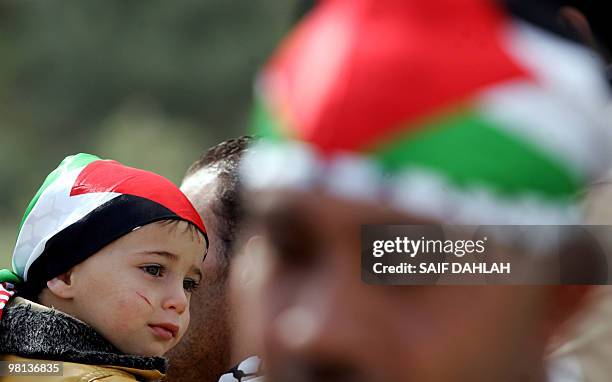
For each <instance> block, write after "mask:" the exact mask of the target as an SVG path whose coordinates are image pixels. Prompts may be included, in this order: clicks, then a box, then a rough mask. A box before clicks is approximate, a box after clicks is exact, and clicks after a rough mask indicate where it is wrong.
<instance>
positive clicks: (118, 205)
mask: <svg viewBox="0 0 612 382" xmlns="http://www.w3.org/2000/svg"><path fill="white" fill-rule="evenodd" d="M162 220H182V221H186V222H188V223H190V224H192V225H193V226H195V227H196V228H197V230H198V231H200V232H201V233H202V234H203V235H204V237H205V239H206V246H207V248H208V238H207V235H206V228H205V227H204V223H203V222H202V219H201V218H200V216H199V214H198V213H197V211H196V210H195V208H194V207H193V206H192V204H191V203H190V202H189V200H188V199H187V197H186V196H185V195H184V194H183V193H182V192H181V191H180V190H179V189H178V187H176V186H175V185H174V184H173V183H172V182H170V181H169V180H167V179H166V178H164V177H162V176H160V175H157V174H154V173H152V172H148V171H144V170H139V169H136V168H132V167H128V166H124V165H122V164H121V163H119V162H116V161H112V160H102V159H100V158H98V157H96V156H94V155H90V154H82V153H81V154H77V155H72V156H69V157H67V158H65V159H64V160H63V161H62V162H61V163H60V165H59V167H57V168H56V169H55V170H54V171H53V172H51V173H50V174H49V175H48V176H47V178H46V179H45V181H44V183H43V185H42V186H41V188H40V189H39V190H38V192H37V193H36V195H35V196H34V198H33V199H32V201H31V202H30V204H29V206H28V208H27V210H26V212H25V214H24V216H23V219H22V221H21V225H20V227H19V234H18V237H17V243H16V244H15V250H14V252H13V272H14V274H15V275H17V276H19V277H20V278H21V279H23V280H24V287H25V288H26V289H27V290H28V291H30V292H34V293H37V292H39V291H40V290H41V289H42V288H43V287H44V286H45V285H46V282H47V281H48V280H50V279H52V278H53V277H56V276H58V275H60V274H62V273H64V272H66V271H68V270H69V269H70V268H72V267H73V266H75V265H77V264H79V263H81V262H82V261H84V260H85V259H87V258H88V257H89V256H91V255H93V254H94V253H96V252H98V251H99V250H100V249H102V248H103V247H104V246H106V245H107V244H110V243H111V242H113V241H115V240H117V239H118V238H120V237H121V236H123V235H126V234H128V233H130V232H132V231H133V230H134V229H136V228H138V227H141V226H144V225H147V224H150V223H153V222H157V221H162ZM0 281H4V280H0ZM7 281H9V280H7Z"/></svg>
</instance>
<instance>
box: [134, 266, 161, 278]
mask: <svg viewBox="0 0 612 382" xmlns="http://www.w3.org/2000/svg"><path fill="white" fill-rule="evenodd" d="M140 269H142V271H143V272H145V273H148V274H150V275H151V276H154V277H161V276H162V275H163V272H164V268H163V267H162V266H161V265H145V266H143V267H140Z"/></svg>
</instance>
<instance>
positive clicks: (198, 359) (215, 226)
mask: <svg viewBox="0 0 612 382" xmlns="http://www.w3.org/2000/svg"><path fill="white" fill-rule="evenodd" d="M251 140H252V139H251V138H250V137H248V136H245V137H240V138H236V139H230V140H227V141H224V142H221V143H219V144H218V145H216V146H214V147H212V148H210V149H209V150H208V151H207V152H206V153H205V154H204V155H202V157H201V158H200V159H198V160H197V161H196V162H195V163H193V164H192V165H191V167H190V168H189V169H188V170H187V172H186V174H185V177H184V179H183V182H182V184H181V190H182V191H183V192H184V193H185V195H187V197H188V198H189V200H190V201H191V202H192V203H193V205H194V207H195V208H196V209H197V211H198V213H199V214H200V215H201V216H207V217H208V220H209V221H210V226H209V228H208V230H209V232H208V234H209V237H211V243H212V240H213V239H214V243H213V244H211V247H210V248H209V251H208V255H207V257H206V261H204V263H203V265H202V267H203V269H202V270H203V272H204V274H205V276H204V278H203V279H202V285H201V286H200V287H199V288H198V289H197V291H196V292H194V293H193V295H192V297H191V302H192V305H191V323H190V325H189V330H188V331H187V333H186V334H185V337H183V339H182V341H181V342H180V343H179V344H178V345H177V346H176V347H175V348H174V349H173V350H172V351H171V352H170V353H169V354H168V356H169V358H170V365H171V366H170V370H169V372H168V380H169V381H181V382H189V381H194V382H195V381H197V382H213V381H214V382H217V381H218V380H219V377H220V376H221V375H222V374H223V373H225V372H227V371H228V370H229V369H230V368H232V367H233V366H235V365H239V362H241V361H243V360H244V358H246V357H247V356H251V355H253V353H252V352H251V351H252V347H251V346H250V344H248V343H242V344H241V345H240V346H238V347H236V348H235V349H233V352H232V346H231V345H232V344H231V339H232V333H234V332H235V331H236V319H235V314H234V312H233V310H232V309H231V307H230V304H229V301H228V298H227V287H228V274H229V267H230V263H231V262H232V260H233V257H234V256H233V250H234V248H233V246H234V242H235V239H236V236H237V234H238V229H239V228H238V227H239V225H240V224H241V223H242V218H243V208H242V205H241V204H240V203H239V198H238V190H237V189H238V185H239V179H238V163H239V161H240V158H241V157H242V156H243V155H244V153H245V152H246V150H247V147H248V145H249V143H251ZM254 361H255V359H253V360H251V361H250V362H249V364H252V363H253V362H254ZM255 368H256V367H255Z"/></svg>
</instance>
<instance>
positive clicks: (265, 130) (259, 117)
mask: <svg viewBox="0 0 612 382" xmlns="http://www.w3.org/2000/svg"><path fill="white" fill-rule="evenodd" d="M254 102H255V104H254V108H253V114H252V122H251V125H252V131H253V132H254V134H255V135H256V136H258V137H262V138H267V139H269V140H272V141H280V140H285V139H286V138H285V137H284V136H283V135H284V134H281V126H280V125H279V123H280V122H279V120H278V119H276V118H273V117H272V115H271V112H270V110H269V108H268V106H267V105H266V104H265V101H264V100H263V99H262V98H261V97H256V98H255V101H254Z"/></svg>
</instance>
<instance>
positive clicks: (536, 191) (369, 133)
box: [236, 0, 607, 382]
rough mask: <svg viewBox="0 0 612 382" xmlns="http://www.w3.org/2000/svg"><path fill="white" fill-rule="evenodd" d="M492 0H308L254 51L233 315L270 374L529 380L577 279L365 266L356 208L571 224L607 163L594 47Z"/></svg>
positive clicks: (406, 217)
mask: <svg viewBox="0 0 612 382" xmlns="http://www.w3.org/2000/svg"><path fill="white" fill-rule="evenodd" d="M496 4H497V2H494V1H484V0H482V1H476V0H462V1H456V0H452V1H451V0H435V1H427V2H426V1H422V2H420V1H411V2H406V1H401V0H355V1H351V2H346V1H341V0H338V1H333V0H332V1H328V2H323V3H320V5H319V6H318V8H316V9H315V10H313V11H312V12H311V13H310V14H309V15H308V16H307V18H306V19H305V21H304V22H303V23H302V24H301V25H300V26H299V27H298V28H297V29H296V30H295V31H294V33H293V34H292V35H291V36H290V37H289V38H288V39H287V40H286V41H285V42H284V43H283V44H282V46H281V49H280V50H279V52H278V53H277V54H276V55H275V56H274V57H273V59H272V60H271V61H270V63H269V65H268V66H267V67H266V68H265V69H264V71H263V73H262V76H261V77H260V78H259V80H258V82H257V85H258V87H257V90H258V93H257V95H258V99H257V102H258V109H257V110H258V114H257V115H256V118H255V121H256V128H257V129H258V131H259V133H260V134H262V135H263V136H264V137H265V138H263V139H262V140H261V142H260V143H259V144H257V145H255V146H254V147H253V149H252V150H251V151H250V153H249V154H247V158H246V161H245V164H244V167H243V169H244V173H243V175H244V177H245V178H244V184H245V188H247V189H248V190H249V191H248V194H247V198H246V200H249V201H250V203H249V207H252V213H253V217H254V219H253V222H254V225H253V226H251V228H252V229H253V230H254V231H252V233H254V234H260V235H261V240H259V241H258V243H257V247H258V248H254V249H253V251H252V252H253V253H257V254H258V258H257V261H252V262H250V263H249V264H254V266H255V267H256V270H253V273H256V274H257V276H255V277H254V280H255V282H254V283H253V284H251V288H249V289H250V292H251V295H250V296H249V298H250V299H251V300H252V301H255V303H254V304H252V305H251V306H250V307H251V308H253V309H252V310H250V311H248V312H243V313H244V314H246V315H248V317H249V319H250V320H251V321H252V322H253V330H252V332H253V333H255V334H259V335H260V336H262V337H263V340H262V341H263V343H264V344H265V345H264V346H265V351H264V353H263V354H262V357H263V360H264V364H265V365H266V367H265V368H266V371H267V372H268V374H269V375H268V376H269V378H271V380H273V381H394V380H397V381H405V380H417V381H434V382H435V381H449V380H461V381H463V380H469V381H489V380H496V381H516V380H527V379H529V380H534V381H539V380H544V361H543V359H544V354H545V352H546V347H547V344H548V341H549V339H550V338H551V336H552V335H553V333H555V332H556V330H557V329H558V327H559V326H558V325H559V323H560V322H564V321H565V320H566V319H567V318H568V317H570V316H571V314H572V313H573V312H574V311H575V310H576V309H577V307H578V306H579V301H580V299H581V295H582V294H583V292H584V290H583V289H571V288H570V289H567V290H561V289H559V288H538V287H502V286H489V287H477V286H470V287H458V286H455V287H390V286H374V285H366V284H364V283H363V282H362V281H361V267H360V251H361V246H360V227H361V225H362V224H390V223H398V222H401V223H402V224H418V223H422V222H432V221H433V222H436V223H443V224H453V223H454V224H476V225H479V224H497V225H503V224H506V225H513V224H563V223H576V222H578V221H579V220H578V216H577V213H576V200H575V199H574V198H573V196H574V195H575V193H576V192H577V191H578V190H580V188H581V187H582V185H583V184H584V183H583V182H584V181H585V179H589V177H590V176H592V174H593V173H597V172H598V171H600V170H601V168H602V167H605V166H606V161H605V158H606V149H607V146H606V145H605V144H604V141H605V139H604V138H605V137H603V133H602V132H601V130H600V127H601V126H600V122H599V120H598V118H599V115H597V113H591V111H592V110H596V109H597V108H599V107H600V106H604V105H605V99H604V98H605V97H604V94H605V93H604V92H603V91H602V89H605V83H604V82H603V81H602V78H600V77H599V73H598V72H597V70H598V69H599V68H598V67H597V66H596V64H595V63H594V62H593V61H592V60H591V58H590V56H589V52H588V51H587V50H586V49H583V48H581V47H579V46H577V45H574V44H572V43H569V42H567V41H564V40H562V39H561V38H559V37H556V36H554V35H552V34H551V35H549V34H546V33H544V32H542V31H540V30H537V29H534V28H533V27H530V26H528V25H525V24H520V23H515V22H514V21H513V20H511V19H509V18H508V17H507V16H506V15H505V14H504V12H503V10H502V9H500V8H498V6H497V5H496ZM543 52H546V53H545V54H544V53H543ZM547 60H549V61H550V62H549V61H547ZM569 61H571V62H574V64H573V66H566V64H567V63H568V62H569ZM575 76H580V77H582V80H580V81H575V79H576V77H575ZM577 94H582V95H583V96H584V97H585V98H584V99H581V98H582V96H581V97H577V96H576V95H577ZM586 99H588V100H589V101H586ZM585 103H586V105H585ZM583 106H585V108H584V109H583V108H582V107H583ZM586 120H589V121H592V123H590V124H585V122H584V121H586ZM601 158H604V159H601ZM241 264H242V259H238V260H237V263H236V265H237V267H240V266H241Z"/></svg>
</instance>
